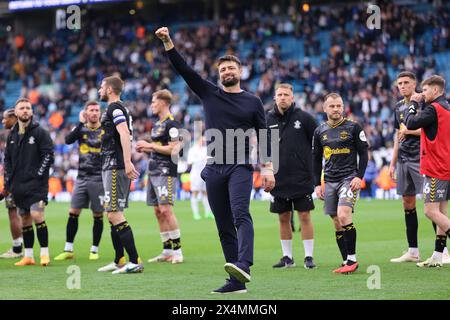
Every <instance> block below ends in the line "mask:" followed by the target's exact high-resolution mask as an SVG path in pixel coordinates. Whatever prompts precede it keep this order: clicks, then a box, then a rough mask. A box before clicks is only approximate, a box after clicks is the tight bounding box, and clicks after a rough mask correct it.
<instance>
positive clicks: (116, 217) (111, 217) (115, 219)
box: [107, 212, 125, 226]
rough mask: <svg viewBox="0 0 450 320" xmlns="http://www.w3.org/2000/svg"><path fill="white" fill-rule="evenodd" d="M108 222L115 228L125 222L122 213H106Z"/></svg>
mask: <svg viewBox="0 0 450 320" xmlns="http://www.w3.org/2000/svg"><path fill="white" fill-rule="evenodd" d="M107 216H108V221H109V222H110V223H111V224H112V225H113V226H115V225H116V224H119V223H121V222H122V221H123V220H125V218H124V216H123V213H122V212H108V213H107Z"/></svg>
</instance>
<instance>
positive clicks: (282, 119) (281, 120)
mask: <svg viewBox="0 0 450 320" xmlns="http://www.w3.org/2000/svg"><path fill="white" fill-rule="evenodd" d="M294 111H295V102H294V103H293V104H292V105H291V106H290V107H289V109H287V110H286V112H285V113H283V114H281V112H280V110H278V107H277V105H276V104H275V105H274V108H273V114H274V115H275V118H276V119H277V121H278V124H279V130H280V142H281V139H282V137H283V132H284V129H285V128H286V126H287V125H288V124H289V121H290V120H291V116H292V114H293V113H294Z"/></svg>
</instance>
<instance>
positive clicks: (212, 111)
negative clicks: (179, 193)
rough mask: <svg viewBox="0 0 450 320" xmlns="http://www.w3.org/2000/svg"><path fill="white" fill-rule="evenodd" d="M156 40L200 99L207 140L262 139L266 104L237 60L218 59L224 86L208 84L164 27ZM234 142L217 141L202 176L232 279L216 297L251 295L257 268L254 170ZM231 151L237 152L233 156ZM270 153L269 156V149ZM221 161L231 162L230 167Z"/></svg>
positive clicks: (267, 179)
mask: <svg viewBox="0 0 450 320" xmlns="http://www.w3.org/2000/svg"><path fill="white" fill-rule="evenodd" d="M156 36H157V37H158V38H160V39H161V40H162V42H163V43H164V48H165V50H166V53H167V56H168V57H169V60H170V62H171V63H172V65H173V66H174V68H175V69H176V70H177V71H178V73H179V74H180V75H181V76H182V77H183V78H184V80H185V81H186V83H187V84H188V86H189V87H190V88H191V89H192V91H194V93H195V94H196V95H197V96H198V97H199V98H200V99H201V100H202V103H203V108H204V112H205V125H206V135H207V137H208V135H210V134H211V133H212V132H214V137H217V136H219V133H220V134H221V137H222V138H223V139H225V137H227V135H229V134H230V130H231V132H234V133H236V130H242V131H243V132H246V131H247V130H250V131H251V130H253V129H255V130H256V133H257V135H258V140H259V141H261V140H260V131H259V130H260V129H266V120H265V114H264V108H263V104H262V102H261V100H260V99H259V98H258V97H256V96H255V95H253V94H251V93H249V92H246V91H244V90H242V89H241V86H240V76H241V72H242V70H241V62H240V61H239V59H238V58H237V57H235V56H232V55H227V56H223V57H221V58H219V59H218V62H217V66H218V71H219V76H220V82H221V84H222V87H219V86H217V85H215V84H213V83H212V82H210V81H207V80H204V79H203V78H202V77H201V76H200V75H199V74H198V73H197V72H196V71H194V70H193V69H192V68H191V67H189V66H188V65H187V64H186V62H185V61H184V59H183V58H182V57H181V55H180V54H179V53H178V52H177V50H176V49H175V48H174V45H173V42H172V40H171V38H170V36H169V30H168V29H167V28H166V27H163V28H159V29H158V30H157V31H156ZM227 131H228V132H227ZM208 140H209V141H208V144H212V141H211V136H209V139H208ZM227 140H228V139H227ZM236 140H237V139H236V136H234V138H233V139H232V140H231V141H230V142H231V143H229V144H226V145H223V144H222V145H220V143H218V142H217V141H216V140H214V144H213V145H214V146H215V150H214V151H215V154H214V155H213V159H208V162H207V165H206V167H205V168H204V169H203V171H202V173H201V176H202V179H203V180H205V182H206V189H207V193H208V200H209V204H210V205H211V209H212V212H213V214H214V217H215V221H216V225H217V229H218V233H219V237H220V241H221V244H222V250H223V253H224V256H225V260H226V262H227V263H225V266H224V268H225V271H226V272H227V273H228V274H229V275H230V279H227V281H226V283H225V284H224V285H223V286H222V287H220V288H218V289H216V290H214V291H213V292H212V293H218V294H226V293H243V292H247V290H246V287H245V283H246V282H249V281H250V279H251V277H250V266H251V265H253V241H254V231H253V221H252V218H251V215H250V211H249V206H250V195H251V190H252V182H253V167H252V165H251V164H250V160H249V158H250V157H249V150H250V146H249V141H248V140H249V139H246V141H245V143H240V144H238V143H236ZM227 142H228V141H227ZM236 147H237V148H236ZM208 149H209V151H211V150H210V148H208ZM231 150H232V151H233V152H229V151H231ZM227 151H228V152H227ZM268 151H269V152H268V153H270V150H268ZM244 152H245V153H244ZM225 155H226V158H225V157H224V156H225ZM209 156H212V155H211V154H209ZM243 156H244V157H245V159H243V158H244V157H243ZM260 156H261V154H260ZM223 159H226V160H227V161H226V164H224V161H223ZM266 160H267V161H266ZM263 162H264V164H263V165H262V167H263V169H262V179H263V186H264V189H265V191H270V190H271V189H273V187H274V185H275V178H274V175H273V168H272V163H271V162H270V161H268V159H264V160H263Z"/></svg>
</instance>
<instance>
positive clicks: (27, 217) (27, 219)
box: [22, 214, 33, 227]
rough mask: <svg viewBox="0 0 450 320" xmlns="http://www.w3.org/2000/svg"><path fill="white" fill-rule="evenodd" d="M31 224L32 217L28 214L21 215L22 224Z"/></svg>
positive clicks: (27, 225)
mask: <svg viewBox="0 0 450 320" xmlns="http://www.w3.org/2000/svg"><path fill="white" fill-rule="evenodd" d="M32 224H33V218H32V217H31V215H30V214H26V215H23V216H22V226H23V227H29V226H31V225H32Z"/></svg>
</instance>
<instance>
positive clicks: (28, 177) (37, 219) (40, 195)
mask: <svg viewBox="0 0 450 320" xmlns="http://www.w3.org/2000/svg"><path fill="white" fill-rule="evenodd" d="M14 109H15V114H16V116H17V119H18V123H17V125H16V126H14V128H13V129H12V130H11V132H10V134H9V135H8V138H7V141H6V143H7V145H6V150H5V168H6V175H5V189H6V191H7V192H10V193H11V194H12V197H13V199H14V202H15V203H16V206H17V209H18V213H19V215H20V216H21V217H22V233H23V242H24V246H25V256H24V257H23V259H22V260H20V261H19V262H17V263H16V264H15V265H16V266H27V265H34V264H35V261H34V256H33V245H34V231H33V222H34V224H35V226H36V234H37V238H38V241H39V244H40V246H41V253H40V260H41V261H40V263H41V265H42V266H47V265H48V264H49V263H50V256H49V253H48V229H47V224H46V223H45V218H44V208H45V206H46V204H47V202H48V199H47V195H48V177H49V169H50V166H51V165H52V164H53V160H54V155H53V142H52V139H51V138H50V134H49V133H48V131H46V130H45V129H43V128H42V127H41V126H40V125H39V124H38V123H37V122H34V121H33V109H32V106H31V103H30V101H29V100H28V99H26V98H20V99H19V100H17V102H16V105H15V107H14Z"/></svg>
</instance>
